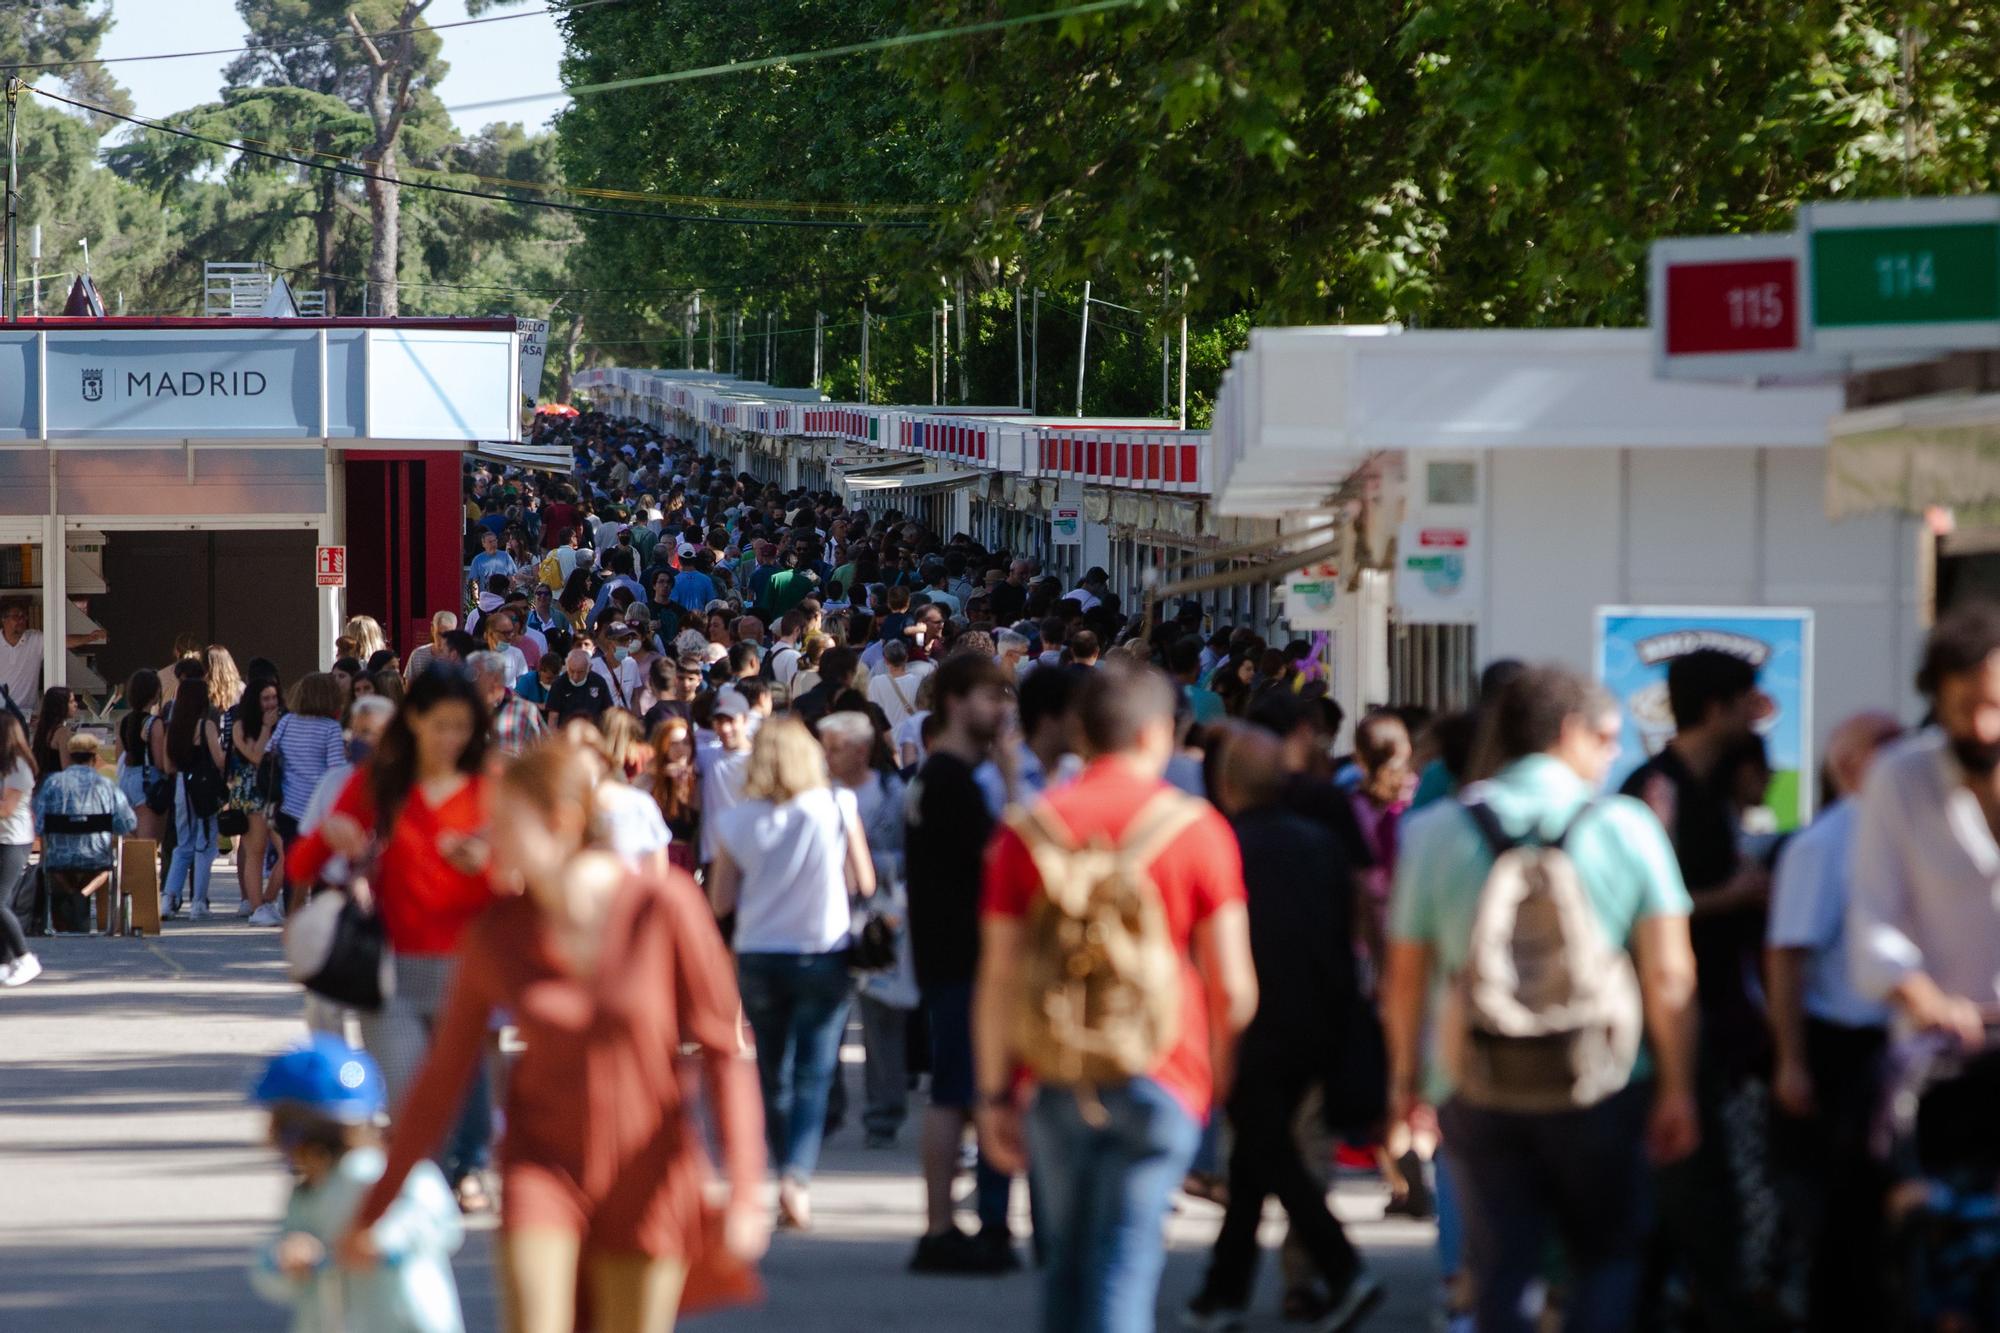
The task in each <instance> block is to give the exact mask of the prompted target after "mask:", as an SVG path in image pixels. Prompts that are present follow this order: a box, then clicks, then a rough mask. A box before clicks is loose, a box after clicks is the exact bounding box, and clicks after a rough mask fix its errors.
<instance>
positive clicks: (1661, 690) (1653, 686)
mask: <svg viewBox="0 0 2000 1333" xmlns="http://www.w3.org/2000/svg"><path fill="white" fill-rule="evenodd" d="M1812 645H1813V613H1812V612H1811V611H1809V610H1803V609H1783V610H1766V609H1761V608H1757V609H1742V608H1721V609H1713V610H1711V609H1705V608H1700V607H1641V606H1613V607H1602V608H1600V609H1599V610H1598V613H1597V678H1598V679H1599V680H1600V681H1602V682H1603V683H1604V686H1605V688H1606V689H1608V690H1610V691H1611V693H1612V694H1614V695H1615V696H1617V699H1618V703H1619V708H1620V711H1621V712H1622V714H1623V715H1624V719H1625V725H1624V732H1623V734H1622V736H1621V744H1620V753H1619V756H1618V765H1617V767H1616V768H1615V769H1614V770H1613V772H1612V777H1611V785H1612V786H1613V787H1614V788H1615V787H1617V785H1618V784H1619V783H1622V782H1623V781H1624V780H1625V778H1626V776H1627V775H1628V774H1630V773H1631V771H1632V770H1633V769H1635V768H1637V767H1638V766H1639V765H1640V764H1642V763H1644V762H1645V761H1646V760H1647V759H1649V758H1651V757H1652V756H1653V755H1654V754H1656V753H1658V752H1659V750H1660V748H1661V747H1662V746H1664V745H1665V744H1666V743H1667V741H1668V740H1669V739H1670V738H1671V737H1672V736H1673V734H1674V718H1673V711H1672V709H1671V708H1670V707H1669V706H1668V702H1667V665H1668V663H1670V662H1672V661H1673V660H1674V659H1675V658H1676V657H1681V656H1684V655H1686V654H1688V653H1691V652H1694V651H1695V650H1696V649H1698V648H1716V649H1720V650H1721V651H1723V652H1725V653H1733V654H1734V655H1736V656H1738V657H1742V658H1744V659H1746V660H1747V661H1749V662H1750V663H1751V664H1752V665H1753V666H1755V667H1756V668H1757V684H1758V687H1759V688H1760V689H1762V690H1763V692H1764V693H1765V694H1766V695H1767V696H1769V697H1770V700H1771V703H1772V711H1771V714H1770V716H1769V717H1768V718H1766V719H1765V721H1764V722H1763V723H1762V724H1761V725H1760V726H1759V728H1758V730H1759V731H1760V733H1761V734H1762V735H1763V738H1764V745H1765V748H1766V749H1767V751H1768V752H1769V755H1770V761H1771V773H1772V776H1771V787H1770V791H1769V793H1768V795H1767V797H1766V802H1765V803H1766V804H1767V805H1768V806H1769V807H1770V810H1771V813H1772V814H1774V815H1775V816H1777V821H1778V827H1779V828H1780V829H1793V828H1798V827H1799V826H1801V825H1803V824H1804V823H1805V822H1806V821H1807V820H1808V819H1809V818H1810V817H1811V815H1812V804H1813V793H1814V790H1815V787H1816V781H1815V771H1814V768H1813V753H1812V742H1813V731H1812V697H1813V693H1812V682H1813V673H1812V665H1813V664H1812V655H1813V653H1812Z"/></svg>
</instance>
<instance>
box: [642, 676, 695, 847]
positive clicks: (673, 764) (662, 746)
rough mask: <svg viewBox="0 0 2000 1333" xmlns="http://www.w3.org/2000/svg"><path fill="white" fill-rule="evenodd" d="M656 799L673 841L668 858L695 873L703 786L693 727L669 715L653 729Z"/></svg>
mask: <svg viewBox="0 0 2000 1333" xmlns="http://www.w3.org/2000/svg"><path fill="white" fill-rule="evenodd" d="M652 792H653V800H654V801H655V802H656V803H657V804H658V805H659V807H660V817H661V818H662V819H664V820H666V821H667V832H669V833H671V834H673V835H674V840H673V842H672V843H670V844H669V845H668V847H667V859H668V860H669V861H671V862H672V863H673V864H675V865H677V866H679V867H680V868H681V869H682V870H685V871H688V872H689V873H690V874H692V873H693V871H694V868H695V860H696V849H697V848H699V847H700V846H701V783H700V782H698V781H697V780H696V775H695V767H694V724H693V723H691V722H689V721H688V720H687V719H686V718H684V717H680V716H677V715H675V714H671V713H670V714H668V715H667V717H666V718H665V719H664V720H663V721H661V723H660V725H659V726H657V727H655V728H653V783H652Z"/></svg>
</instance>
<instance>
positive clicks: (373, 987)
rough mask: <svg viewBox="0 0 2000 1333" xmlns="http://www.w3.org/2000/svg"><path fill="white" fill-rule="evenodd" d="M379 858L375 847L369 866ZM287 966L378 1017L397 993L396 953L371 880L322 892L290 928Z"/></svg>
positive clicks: (302, 979) (319, 989) (312, 987)
mask: <svg viewBox="0 0 2000 1333" xmlns="http://www.w3.org/2000/svg"><path fill="white" fill-rule="evenodd" d="M378 855H379V843H378V844H377V845H376V846H374V847H371V848H370V852H369V858H368V859H369V864H370V865H371V866H372V865H373V864H374V862H375V860H376V858H377V856H378ZM285 968H286V971H287V972H289V973H290V974H291V978H292V980H294V981H296V982H298V983H299V984H300V985H301V986H304V987H305V988H306V989H307V990H309V991H311V992H313V994H315V995H323V996H325V997H326V998H327V999H329V1000H332V1001H334V1002H336V1003H338V1004H344V1005H347V1006H348V1007H349V1008H352V1009H362V1010H366V1011H367V1012H369V1013H374V1012H376V1011H377V1010H379V1009H381V1007H382V1003H383V1001H385V1000H387V999H388V998H389V997H390V996H391V995H394V994H395V992H396V966H395V955H394V954H393V953H392V952H391V950H390V948H389V936H388V932H387V931H386V930H384V929H383V926H382V916H381V913H379V912H378V911H376V910H375V902H374V898H373V896H372V895H371V894H370V893H369V890H368V880H367V878H366V877H365V876H362V875H357V876H356V877H355V878H354V879H352V880H350V881H349V882H348V883H346V884H343V885H338V886H334V887H329V888H323V889H321V890H319V891H318V892H317V893H315V894H313V896H312V897H311V898H309V899H307V900H306V905H305V906H304V907H301V908H300V909H299V910H298V911H296V912H294V913H293V914H292V919H291V920H290V921H289V922H287V923H286V927H285Z"/></svg>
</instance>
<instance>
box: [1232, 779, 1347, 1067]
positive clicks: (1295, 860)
mask: <svg viewBox="0 0 2000 1333" xmlns="http://www.w3.org/2000/svg"><path fill="white" fill-rule="evenodd" d="M1233 827H1234V829H1235V831H1236V841H1237V844H1238V846H1240V847H1241V848H1242V852H1243V886H1244V891H1245V898H1246V905H1247V907H1248V911H1249V916H1250V955H1251V958H1252V959H1253V960H1254V962H1255V963H1256V967H1257V1016H1256V1017H1255V1018H1253V1019H1252V1020H1251V1022H1250V1027H1249V1029H1248V1030H1247V1031H1246V1032H1245V1033H1244V1034H1243V1042H1242V1046H1241V1050H1240V1055H1239V1059H1240V1061H1241V1063H1242V1067H1243V1068H1244V1069H1246V1070H1247V1069H1252V1068H1259V1069H1262V1068H1270V1067H1273V1066H1278V1067H1285V1068H1309V1069H1318V1068H1322V1067H1324V1066H1325V1065H1326V1063H1327V1062H1328V1060H1330V1059H1331V1058H1332V1055H1333V1040H1334V1038H1335V1037H1336V1035H1337V1034H1338V1031H1339V1029H1338V1028H1337V1027H1336V1026H1335V1024H1334V1023H1333V1022H1332V1021H1331V1016H1332V1015H1334V1014H1337V1013H1339V1012H1341V1010H1342V1009H1343V1007H1344V1006H1346V1005H1348V1004H1350V1003H1353V1002H1354V1001H1355V999H1356V997H1357V995H1358V993H1359V992H1358V986H1359V983H1358V981H1357V979H1356V976H1355V965H1354V927H1353V922H1354V872H1353V871H1352V870H1350V869H1349V868H1348V861H1347V857H1346V856H1345V855H1343V854H1342V852H1341V849H1340V843H1339V841H1338V840H1337V839H1335V838H1334V836H1333V834H1332V833H1330V832H1329V831H1328V830H1327V829H1326V828H1325V827H1324V826H1322V825H1320V824H1318V823H1315V822H1314V821H1312V820H1310V819H1307V818H1306V817H1305V816H1303V815H1300V814H1296V813H1294V812H1293V811H1291V810H1287V809H1285V808H1283V807H1282V806H1267V807H1265V808H1263V809H1260V810H1252V811H1249V812H1247V813H1245V814H1243V815H1241V816H1239V817H1238V818H1237V819H1236V820H1235V822H1234V824H1233Z"/></svg>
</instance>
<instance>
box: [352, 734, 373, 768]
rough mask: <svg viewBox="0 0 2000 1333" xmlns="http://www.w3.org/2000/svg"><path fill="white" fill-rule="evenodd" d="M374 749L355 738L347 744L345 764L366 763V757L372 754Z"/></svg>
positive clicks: (365, 742)
mask: <svg viewBox="0 0 2000 1333" xmlns="http://www.w3.org/2000/svg"><path fill="white" fill-rule="evenodd" d="M374 749H375V747H374V746H372V745H370V744H369V743H368V742H367V741H364V740H362V739H361V738H360V737H358V736H357V737H355V738H354V739H352V740H350V741H348V742H347V762H348V763H350V764H364V763H367V762H368V756H369V755H370V754H371V753H373V752H374Z"/></svg>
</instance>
